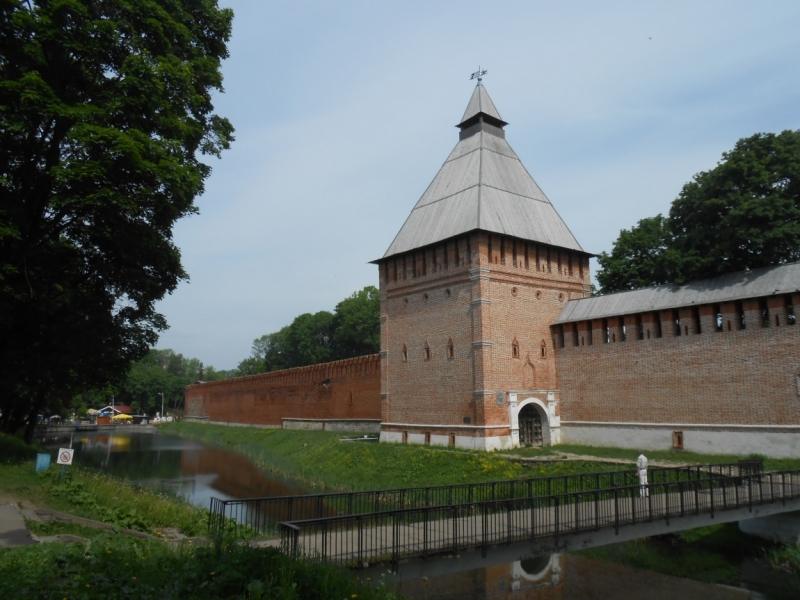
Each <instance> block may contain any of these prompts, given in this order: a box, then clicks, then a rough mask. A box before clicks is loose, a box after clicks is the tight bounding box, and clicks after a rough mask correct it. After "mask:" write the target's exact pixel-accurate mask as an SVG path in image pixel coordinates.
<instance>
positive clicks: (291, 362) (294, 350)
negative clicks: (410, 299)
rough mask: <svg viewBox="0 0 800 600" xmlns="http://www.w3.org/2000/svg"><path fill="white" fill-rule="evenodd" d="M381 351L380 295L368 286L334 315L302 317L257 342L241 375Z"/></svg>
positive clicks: (342, 305)
mask: <svg viewBox="0 0 800 600" xmlns="http://www.w3.org/2000/svg"><path fill="white" fill-rule="evenodd" d="M379 350H380V295H379V293H378V290H377V288H375V287H374V286H367V287H365V288H364V289H363V290H361V291H358V292H355V293H354V294H353V295H352V296H350V297H349V298H345V299H344V300H342V301H341V302H339V304H337V305H336V308H335V310H334V312H333V313H330V312H328V311H324V310H323V311H320V312H318V313H316V314H313V315H312V314H310V313H305V314H302V315H299V316H298V317H296V318H295V319H294V321H292V323H291V325H287V326H286V327H284V328H282V329H281V330H280V331H276V332H275V333H268V334H266V335H262V336H261V337H259V338H256V339H255V340H253V350H252V353H251V355H250V356H249V357H248V358H246V359H244V360H243V361H242V362H240V363H239V366H238V368H237V370H238V372H239V374H240V375H255V374H256V373H265V372H269V371H277V370H279V369H289V368H292V367H303V366H306V365H315V364H319V363H323V362H328V361H331V360H341V359H344V358H352V357H355V356H364V355H367V354H374V353H375V352H378V351H379Z"/></svg>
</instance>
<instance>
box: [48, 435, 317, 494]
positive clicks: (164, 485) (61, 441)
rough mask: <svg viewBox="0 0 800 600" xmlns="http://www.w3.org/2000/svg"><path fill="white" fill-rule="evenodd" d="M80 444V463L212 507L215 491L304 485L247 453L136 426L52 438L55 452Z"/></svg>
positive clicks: (284, 490) (294, 490)
mask: <svg viewBox="0 0 800 600" xmlns="http://www.w3.org/2000/svg"><path fill="white" fill-rule="evenodd" d="M70 437H71V438H72V445H73V447H74V448H75V458H74V462H75V463H76V464H79V465H82V466H86V467H93V468H97V469H100V470H103V471H105V472H107V473H110V474H111V475H114V476H116V477H121V478H123V479H128V480H130V481H133V482H136V483H139V484H141V485H145V486H148V487H152V488H156V489H165V490H170V491H172V492H174V493H177V494H179V495H182V496H185V497H186V498H187V499H188V500H189V501H190V502H191V503H192V504H196V505H198V506H202V507H204V508H207V507H208V505H209V500H210V499H211V497H212V496H214V497H217V498H222V499H232V498H252V497H255V496H261V497H268V496H284V495H289V494H303V493H305V490H303V489H302V488H300V487H298V486H292V485H291V484H287V483H285V482H282V481H279V480H277V479H274V478H270V477H266V476H265V475H264V474H262V473H261V472H260V471H259V470H258V468H257V467H256V466H255V465H253V464H252V463H251V462H250V461H248V460H247V459H246V458H243V457H241V456H239V455H238V454H234V453H233V452H228V451H226V450H220V449H218V448H214V447H211V446H207V445H205V444H203V443H201V442H196V441H193V440H186V439H183V438H179V437H177V436H173V435H163V434H160V433H135V432H127V431H126V432H119V433H118V432H114V433H104V432H102V431H97V432H80V433H75V434H72V435H71V436H70V435H69V434H68V435H67V436H64V437H60V438H59V437H55V438H50V439H47V440H46V441H45V445H46V446H47V447H48V449H50V451H51V453H52V455H53V457H54V458H55V453H56V451H57V450H58V448H61V447H65V446H68V445H69V442H70Z"/></svg>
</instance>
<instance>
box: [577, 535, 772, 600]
mask: <svg viewBox="0 0 800 600" xmlns="http://www.w3.org/2000/svg"><path fill="white" fill-rule="evenodd" d="M771 546H772V545H771V544H769V543H768V542H766V541H762V540H760V539H759V538H755V537H752V536H749V535H747V534H745V533H742V532H741V531H739V527H738V525H737V524H736V523H725V524H722V525H712V526H709V527H700V528H697V529H690V530H687V531H681V532H678V533H675V534H667V535H660V536H656V537H651V538H642V539H639V540H633V541H630V542H623V543H620V544H610V545H608V546H601V547H598V548H590V549H588V550H580V551H578V552H576V554H579V555H581V556H585V557H587V558H593V559H597V560H604V561H609V562H614V563H619V564H624V565H628V566H631V567H635V568H637V569H647V570H650V571H655V572H657V573H663V574H665V575H674V576H676V577H685V578H688V579H694V580H696V581H703V582H705V583H719V584H725V585H738V583H739V582H740V581H741V580H742V573H741V569H742V567H741V565H742V560H743V559H744V558H748V557H749V558H755V559H759V558H760V559H763V558H764V555H765V552H766V551H767V549H768V548H770V547H771Z"/></svg>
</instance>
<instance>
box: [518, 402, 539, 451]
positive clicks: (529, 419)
mask: <svg viewBox="0 0 800 600" xmlns="http://www.w3.org/2000/svg"><path fill="white" fill-rule="evenodd" d="M542 444H543V438H542V418H541V417H540V416H539V411H538V410H536V408H535V407H534V405H533V404H527V405H526V406H523V407H522V410H521V411H519V445H520V446H541V445H542Z"/></svg>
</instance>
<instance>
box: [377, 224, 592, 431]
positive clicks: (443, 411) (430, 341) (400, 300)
mask: <svg viewBox="0 0 800 600" xmlns="http://www.w3.org/2000/svg"><path fill="white" fill-rule="evenodd" d="M380 276H381V280H380V286H381V299H382V301H381V302H382V303H381V319H382V330H381V356H382V362H381V364H382V371H383V374H382V379H383V388H382V395H383V421H384V423H383V427H382V429H383V431H384V432H392V433H395V434H398V435H401V436H405V437H401V438H399V439H406V440H409V438H408V437H407V436H409V435H410V436H411V438H410V441H420V442H427V443H430V442H431V441H433V442H434V443H436V438H437V436H438V437H439V442H438V443H443V441H444V440H447V442H448V443H452V442H451V441H450V440H451V439H452V438H451V436H457V437H459V438H461V437H464V436H466V437H498V436H508V435H509V414H508V407H507V405H506V402H507V398H506V396H505V393H506V392H507V391H509V390H534V389H538V390H553V389H554V388H555V385H556V373H555V359H554V354H553V339H552V336H551V332H550V324H551V323H552V322H553V321H554V320H555V319H556V317H557V316H558V314H559V313H560V311H561V310H562V308H563V306H564V304H565V303H566V302H567V301H568V300H570V299H573V298H581V297H583V296H584V294H585V293H586V290H587V289H588V286H589V268H588V257H587V255H585V254H584V253H579V252H574V251H567V250H564V249H558V248H553V247H549V246H546V245H543V244H536V243H532V242H526V241H523V240H517V239H514V238H510V237H508V236H501V235H497V234H489V233H485V232H473V233H470V234H467V235H465V236H461V237H459V238H457V239H455V240H450V241H446V242H444V243H441V244H438V245H435V246H433V247H430V248H423V249H420V250H417V251H414V252H410V253H407V254H401V255H398V256H395V257H392V258H390V259H388V260H385V261H382V262H381V264H380ZM498 393H500V396H499V397H498ZM415 435H416V436H422V437H420V438H419V439H414V436H415ZM424 436H428V437H424ZM430 436H433V438H434V439H433V440H431V438H430ZM442 438H444V440H443V439H442Z"/></svg>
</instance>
